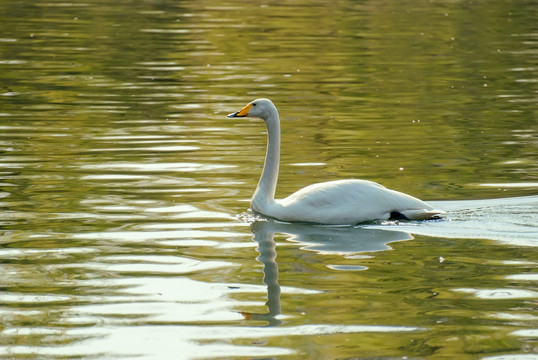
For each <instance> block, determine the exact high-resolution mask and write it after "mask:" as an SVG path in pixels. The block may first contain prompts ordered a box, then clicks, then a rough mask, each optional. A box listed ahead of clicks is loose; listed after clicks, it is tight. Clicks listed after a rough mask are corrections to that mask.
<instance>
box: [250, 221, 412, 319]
mask: <svg viewBox="0 0 538 360" xmlns="http://www.w3.org/2000/svg"><path fill="white" fill-rule="evenodd" d="M250 229H251V231H252V234H253V239H254V241H256V242H257V243H258V247H257V249H256V250H257V251H258V253H259V254H260V255H259V256H258V257H257V258H256V259H257V260H258V261H259V262H261V263H262V264H263V283H264V284H265V285H266V286H267V303H266V305H267V308H268V312H267V313H249V312H242V313H241V314H242V315H243V316H244V317H245V319H247V320H263V321H267V325H268V326H277V325H279V324H280V323H281V320H280V319H279V318H278V315H280V314H281V305H280V293H281V290H280V285H279V283H278V264H277V261H276V258H277V254H276V243H275V241H274V235H275V233H282V234H286V235H288V240H289V241H293V242H296V243H299V244H301V245H302V246H301V247H300V248H301V249H302V250H309V251H315V252H317V253H319V254H341V255H344V256H347V257H350V256H353V255H356V254H359V253H369V252H377V251H384V250H388V249H390V248H391V247H390V246H388V245H387V244H388V243H391V242H395V241H403V240H411V239H413V236H411V234H409V233H407V232H402V231H386V230H380V229H365V228H360V227H328V226H315V225H308V224H291V223H281V222H274V221H270V220H258V221H255V222H253V223H251V226H250ZM357 268H359V267H357ZM362 268H363V269H365V268H364V267H362Z"/></svg>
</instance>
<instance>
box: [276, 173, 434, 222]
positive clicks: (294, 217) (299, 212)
mask: <svg viewBox="0 0 538 360" xmlns="http://www.w3.org/2000/svg"><path fill="white" fill-rule="evenodd" d="M394 213H399V214H401V215H403V216H404V217H406V218H409V219H420V220H422V219H428V218H431V217H432V216H435V215H437V214H439V213H441V211H437V210H434V209H433V208H432V207H431V206H430V205H428V204H426V203H425V202H423V201H421V200H419V199H417V198H414V197H412V196H410V195H407V194H404V193H401V192H398V191H395V190H390V189H387V188H385V187H383V186H382V185H379V184H377V183H375V182H371V181H366V180H337V181H330V182H325V183H319V184H313V185H310V186H307V187H305V188H303V189H301V190H299V191H297V192H295V193H293V194H292V195H290V196H288V197H287V198H285V199H282V200H277V202H276V203H275V204H274V206H272V207H271V209H270V213H269V214H267V215H269V216H273V217H275V218H277V219H280V220H284V221H302V222H313V223H324V224H357V223H361V222H365V221H371V220H378V219H389V218H390V217H391V214H394Z"/></svg>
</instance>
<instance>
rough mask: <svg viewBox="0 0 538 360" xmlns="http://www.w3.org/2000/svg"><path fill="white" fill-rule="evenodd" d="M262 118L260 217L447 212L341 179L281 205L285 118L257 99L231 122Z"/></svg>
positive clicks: (335, 219)
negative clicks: (264, 147) (263, 150)
mask: <svg viewBox="0 0 538 360" xmlns="http://www.w3.org/2000/svg"><path fill="white" fill-rule="evenodd" d="M246 116H248V117H257V118H261V119H263V120H264V121H265V125H266V126H267V136H268V143H267V153H266V155H265V164H264V166H263V172H262V175H261V178H260V181H259V183H258V187H257V188H256V191H255V192H254V195H253V196H252V199H251V201H250V207H251V209H252V210H253V211H254V212H257V213H261V214H262V215H265V216H268V217H271V218H275V219H278V220H282V221H289V222H309V223H318V224H331V225H353V224H358V223H361V222H365V221H371V220H386V219H390V218H391V217H392V218H394V217H396V218H404V219H405V218H407V219H414V220H425V219H430V218H432V217H436V216H437V215H438V214H441V213H442V211H439V210H435V209H434V208H433V207H431V206H430V205H428V204H426V203H425V202H423V201H421V200H419V199H417V198H414V197H412V196H410V195H407V194H404V193H401V192H398V191H394V190H390V189H387V188H385V187H383V186H381V185H379V184H377V183H374V182H371V181H366V180H337V181H329V182H324V183H319V184H313V185H310V186H307V187H305V188H302V189H301V190H299V191H297V192H295V193H293V194H291V195H290V196H288V197H287V198H285V199H282V200H275V190H276V184H277V180H278V166H279V162H280V119H279V117H278V111H277V109H276V107H275V105H273V103H272V102H271V100H269V99H257V100H254V101H252V102H250V103H249V104H247V105H246V106H245V107H243V108H242V109H241V110H239V111H238V112H235V113H232V114H229V115H228V117H229V118H236V117H246Z"/></svg>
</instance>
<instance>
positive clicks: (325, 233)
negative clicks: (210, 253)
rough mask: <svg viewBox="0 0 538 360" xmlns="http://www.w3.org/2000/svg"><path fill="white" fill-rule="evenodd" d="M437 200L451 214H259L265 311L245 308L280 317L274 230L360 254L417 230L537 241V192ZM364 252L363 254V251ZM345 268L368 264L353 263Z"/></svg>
mask: <svg viewBox="0 0 538 360" xmlns="http://www.w3.org/2000/svg"><path fill="white" fill-rule="evenodd" d="M434 206H436V207H438V208H441V209H445V210H447V217H446V218H444V219H441V220H433V221H410V222H387V223H383V224H375V225H361V226H353V227H352V226H349V227H331V226H322V225H309V224H293V223H283V222H278V221H273V220H265V219H262V220H255V221H253V222H252V223H251V232H252V234H253V240H254V241H255V242H257V243H258V246H257V251H258V253H259V256H258V257H257V260H258V261H259V262H261V263H262V264H263V283H264V284H265V285H266V286H267V303H266V306H267V309H268V312H267V313H250V312H242V313H241V314H242V315H243V316H244V317H245V319H247V320H262V321H266V322H267V326H278V325H280V324H281V323H282V321H281V319H280V318H279V315H281V302H280V295H281V289H280V285H279V282H278V277H279V270H278V263H277V261H276V259H277V251H276V242H275V240H274V236H275V234H277V233H278V234H284V235H285V236H286V239H287V240H288V241H291V242H294V243H298V244H299V245H300V248H301V249H302V250H308V251H314V252H316V253H318V254H335V255H342V256H345V257H347V258H361V255H359V254H364V253H372V252H380V251H385V250H390V249H391V247H390V246H389V243H392V242H397V241H405V240H412V239H413V238H414V237H413V235H412V234H415V235H427V236H431V237H440V238H454V239H456V238H468V239H490V240H497V241H500V242H503V243H509V244H512V245H518V246H536V245H538V244H537V241H538V230H537V227H536V225H535V222H536V214H537V209H538V196H528V197H517V198H505V199H490V200H472V201H440V202H435V203H434ZM362 257H365V255H362ZM345 269H346V270H366V269H367V267H365V266H360V265H354V266H352V267H350V266H347V267H345Z"/></svg>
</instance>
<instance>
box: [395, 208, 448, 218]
mask: <svg viewBox="0 0 538 360" xmlns="http://www.w3.org/2000/svg"><path fill="white" fill-rule="evenodd" d="M400 213H401V214H402V215H403V216H405V217H406V218H408V219H410V220H430V219H439V218H440V217H441V215H443V214H444V213H445V212H444V211H442V210H429V209H421V210H404V211H401V212H400Z"/></svg>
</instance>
